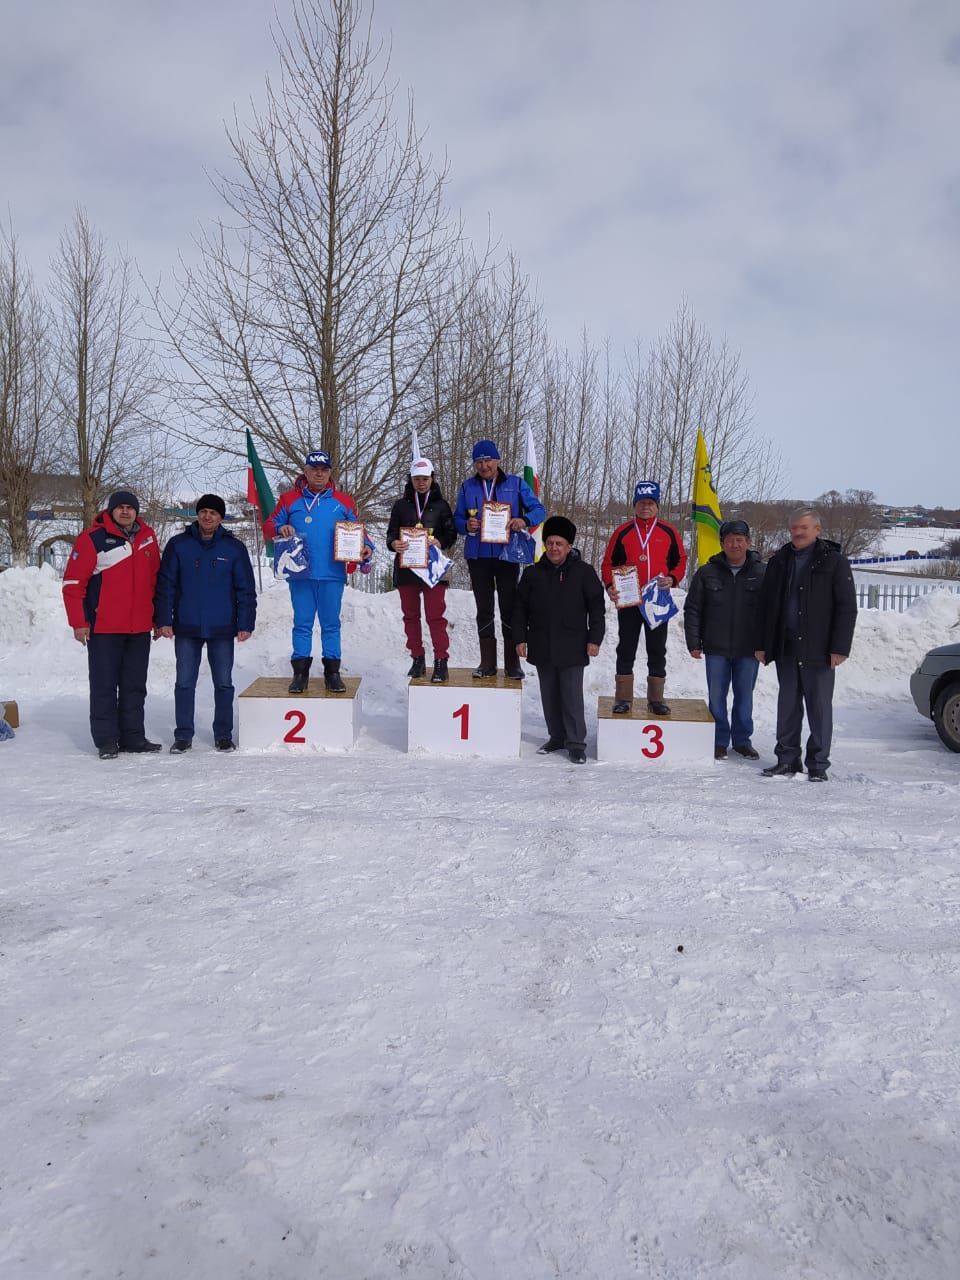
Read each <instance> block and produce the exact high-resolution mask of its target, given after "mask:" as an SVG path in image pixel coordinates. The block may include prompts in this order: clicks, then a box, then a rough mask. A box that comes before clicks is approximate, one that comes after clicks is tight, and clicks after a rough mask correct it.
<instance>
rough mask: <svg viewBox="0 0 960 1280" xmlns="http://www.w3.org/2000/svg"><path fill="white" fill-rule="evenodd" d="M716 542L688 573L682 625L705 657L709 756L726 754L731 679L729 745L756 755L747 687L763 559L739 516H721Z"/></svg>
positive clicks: (754, 667) (693, 652)
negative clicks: (714, 549)
mask: <svg viewBox="0 0 960 1280" xmlns="http://www.w3.org/2000/svg"><path fill="white" fill-rule="evenodd" d="M720 545H721V546H722V547H723V550H722V551H721V552H720V554H719V555H716V556H713V557H711V559H710V560H708V561H707V563H706V564H704V565H701V566H700V568H699V569H698V570H697V572H696V573H695V574H694V575H693V581H692V582H691V583H690V590H689V591H688V592H687V599H686V603H685V605H684V607H683V628H684V633H685V635H686V640H687V649H688V650H689V651H690V656H691V657H693V658H697V659H700V658H703V657H705V658H706V667H707V697H708V701H709V705H710V714H711V715H712V716H713V722H714V738H713V755H714V759H716V760H724V759H726V755H727V748H728V747H729V746H730V740H731V727H730V720H729V719H728V717H727V696H728V694H729V692H730V686H731V684H732V685H733V717H732V718H733V729H732V737H733V749H734V751H735V752H736V753H737V755H739V756H746V758H747V759H748V760H759V758H760V756H759V753H758V752H757V751H755V750H754V748H753V743H752V742H751V741H750V739H751V737H752V735H753V687H754V685H755V684H756V683H757V671H758V669H759V664H758V663H757V659H756V656H755V654H754V650H755V647H756V643H757V639H756V636H757V616H758V606H759V603H760V586H761V584H762V582H763V571H764V563H763V561H762V560H761V559H760V557H759V556H758V555H757V553H756V551H751V549H750V526H749V525H748V524H747V522H746V521H745V520H725V521H724V522H723V524H722V525H721V526H720Z"/></svg>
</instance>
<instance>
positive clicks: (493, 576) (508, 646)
mask: <svg viewBox="0 0 960 1280" xmlns="http://www.w3.org/2000/svg"><path fill="white" fill-rule="evenodd" d="M467 567H468V568H469V570H470V585H471V587H473V598H474V600H476V602H477V635H478V636H479V637H480V639H481V640H495V639H496V635H495V633H494V629H493V593H494V590H496V593H497V603H498V604H499V606H500V630H501V631H502V632H503V653H504V662H505V664H506V665H509V664H510V663H511V662H516V660H517V651H516V646H515V644H514V640H513V608H514V605H515V604H516V600H517V583H518V582H519V580H520V566H519V565H518V564H511V563H510V561H509V560H494V559H492V558H491V559H487V560H468V561H467Z"/></svg>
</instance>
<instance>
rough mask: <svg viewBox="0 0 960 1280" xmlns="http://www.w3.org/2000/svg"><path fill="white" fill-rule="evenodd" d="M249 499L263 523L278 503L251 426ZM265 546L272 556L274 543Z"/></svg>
mask: <svg viewBox="0 0 960 1280" xmlns="http://www.w3.org/2000/svg"><path fill="white" fill-rule="evenodd" d="M247 501H248V502H249V503H250V504H251V505H252V506H253V508H254V510H255V511H256V512H257V518H258V519H259V521H260V523H261V525H262V524H263V522H264V520H266V518H267V516H268V515H269V514H270V512H271V511H272V510H273V508H274V507H275V506H276V505H277V500H276V498H275V497H274V496H273V490H272V489H271V488H270V481H269V480H268V479H267V473H266V472H265V471H264V469H263V464H262V463H261V461H260V459H259V458H258V457H257V449H256V445H255V444H254V443H253V436H252V435H251V434H250V428H249V427H248V428H247ZM264 546H265V547H266V549H267V555H268V556H272V555H273V543H272V542H267V541H266V540H265V541H264Z"/></svg>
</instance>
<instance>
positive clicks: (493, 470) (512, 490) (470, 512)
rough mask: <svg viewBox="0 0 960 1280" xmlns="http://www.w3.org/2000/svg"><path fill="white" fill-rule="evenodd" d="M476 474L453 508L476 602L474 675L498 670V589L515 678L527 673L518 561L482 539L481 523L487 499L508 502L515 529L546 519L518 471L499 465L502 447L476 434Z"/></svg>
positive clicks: (507, 660)
mask: <svg viewBox="0 0 960 1280" xmlns="http://www.w3.org/2000/svg"><path fill="white" fill-rule="evenodd" d="M473 468H474V474H473V475H472V476H467V478H466V480H464V482H463V484H462V485H461V486H460V493H459V495H458V497H457V506H456V510H455V511H454V513H453V520H454V524H455V525H456V526H457V532H458V533H460V534H462V535H463V538H464V546H463V554H464V558H465V560H466V562H467V568H468V569H469V571H470V585H471V586H472V588H473V597H474V599H475V600H476V602H477V635H478V637H479V640H480V663H479V666H478V667H477V669H476V670H475V671H474V673H473V675H474V678H475V679H477V680H481V679H483V678H485V677H487V676H495V675H496V674H497V637H496V633H495V631H494V598H493V597H494V591H496V595H497V603H498V605H499V607H500V630H501V632H502V633H503V665H504V669H505V671H506V673H507V675H508V676H509V677H510V678H511V679H512V680H522V679H523V668H522V667H521V665H520V659H519V658H518V657H517V649H516V645H515V644H514V639H513V613H514V609H515V607H516V600H517V582H518V580H519V577H520V566H519V564H515V563H512V562H511V561H509V560H504V559H501V556H502V553H503V550H504V548H503V546H502V544H500V543H495V542H483V541H482V540H481V538H480V528H481V520H482V512H483V504H484V503H485V502H503V503H509V504H510V512H511V517H510V522H509V529H510V531H511V533H512V532H515V531H517V530H520V529H529V528H531V527H532V526H534V525H538V524H542V523H543V520H544V518H545V517H546V514H547V513H546V511H545V510H544V508H543V506H542V504H541V502H540V499H539V498H538V497H537V496H536V494H535V493H534V492H533V490H532V489H531V488H530V486H529V485H528V484H526V483H525V482H524V481H523V480H521V479H520V477H519V476H514V475H505V474H504V472H503V471H502V470H501V468H500V451H499V450H498V449H497V446H496V445H495V444H494V442H493V441H492V440H478V441H477V443H476V444H475V445H474V446H473Z"/></svg>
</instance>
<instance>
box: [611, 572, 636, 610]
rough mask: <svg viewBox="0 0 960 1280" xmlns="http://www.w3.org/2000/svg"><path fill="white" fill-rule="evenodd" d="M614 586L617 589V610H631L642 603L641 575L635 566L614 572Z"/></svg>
mask: <svg viewBox="0 0 960 1280" xmlns="http://www.w3.org/2000/svg"><path fill="white" fill-rule="evenodd" d="M612 576H613V585H614V586H615V587H616V588H617V608H618V609H629V608H631V607H632V606H633V605H635V604H639V603H640V575H639V574H638V573H637V570H636V566H635V565H632V564H631V565H628V566H627V567H626V568H624V569H614V570H613V575H612Z"/></svg>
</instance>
